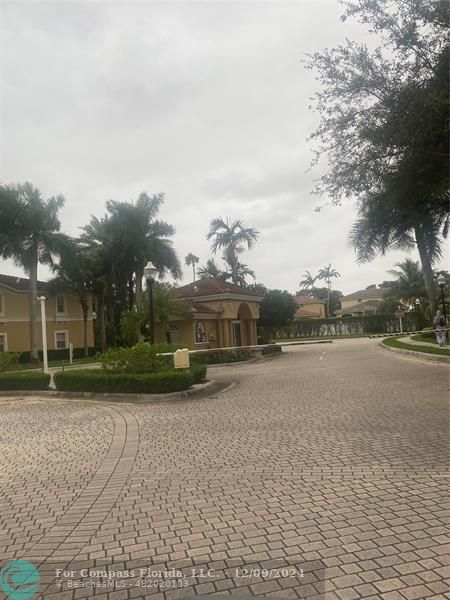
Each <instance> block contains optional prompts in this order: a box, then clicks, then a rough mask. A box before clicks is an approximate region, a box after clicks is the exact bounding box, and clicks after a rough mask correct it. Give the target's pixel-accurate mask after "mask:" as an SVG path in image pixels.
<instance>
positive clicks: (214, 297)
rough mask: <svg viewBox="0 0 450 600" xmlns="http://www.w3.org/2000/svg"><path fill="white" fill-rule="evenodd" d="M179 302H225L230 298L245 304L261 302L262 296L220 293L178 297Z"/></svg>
mask: <svg viewBox="0 0 450 600" xmlns="http://www.w3.org/2000/svg"><path fill="white" fill-rule="evenodd" d="M178 297H179V298H180V299H181V300H194V301H197V300H198V301H199V302H202V301H208V300H227V299H229V298H232V299H234V300H243V301H247V302H251V301H253V302H261V301H262V300H263V298H264V296H256V295H247V294H235V293H234V292H222V293H221V294H208V295H207V296H183V295H181V294H180V295H179V296H178Z"/></svg>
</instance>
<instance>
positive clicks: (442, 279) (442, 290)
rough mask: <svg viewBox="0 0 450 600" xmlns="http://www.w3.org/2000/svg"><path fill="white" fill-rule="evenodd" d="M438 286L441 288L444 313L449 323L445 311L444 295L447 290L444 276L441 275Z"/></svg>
mask: <svg viewBox="0 0 450 600" xmlns="http://www.w3.org/2000/svg"><path fill="white" fill-rule="evenodd" d="M437 282H438V286H439V287H440V288H441V299H442V310H443V312H444V319H445V322H447V312H446V310H445V295H444V288H445V283H446V281H445V277H444V276H443V275H439V277H438V280H437Z"/></svg>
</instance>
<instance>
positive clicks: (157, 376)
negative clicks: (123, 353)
mask: <svg viewBox="0 0 450 600" xmlns="http://www.w3.org/2000/svg"><path fill="white" fill-rule="evenodd" d="M193 379H194V378H193V375H192V373H190V372H189V371H187V370H177V371H175V370H174V369H173V370H171V371H161V372H159V373H114V372H108V371H105V370H103V369H72V370H68V371H64V372H59V373H55V375H54V381H55V385H56V389H57V390H61V391H68V392H100V393H103V392H105V393H106V392H109V393H121V394H165V393H169V392H179V391H182V390H187V389H189V388H190V387H191V385H192V382H193Z"/></svg>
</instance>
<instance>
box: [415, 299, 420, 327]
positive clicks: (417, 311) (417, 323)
mask: <svg viewBox="0 0 450 600" xmlns="http://www.w3.org/2000/svg"><path fill="white" fill-rule="evenodd" d="M415 305H416V314H417V322H416V328H417V329H420V326H419V314H420V298H416V301H415Z"/></svg>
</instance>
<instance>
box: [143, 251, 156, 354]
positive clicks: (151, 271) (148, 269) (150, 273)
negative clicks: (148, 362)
mask: <svg viewBox="0 0 450 600" xmlns="http://www.w3.org/2000/svg"><path fill="white" fill-rule="evenodd" d="M155 275H156V267H155V265H154V264H153V263H152V262H150V261H148V263H147V264H146V265H145V268H144V277H145V279H146V281H147V287H148V305H149V311H150V313H149V317H150V344H154V343H155V311H154V307H153V284H154V283H155Z"/></svg>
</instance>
